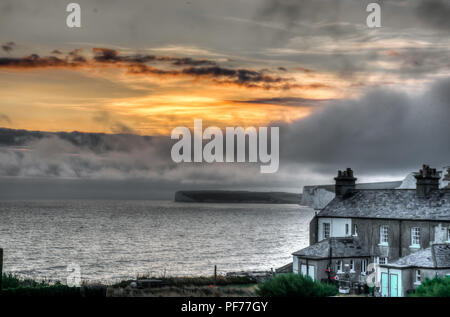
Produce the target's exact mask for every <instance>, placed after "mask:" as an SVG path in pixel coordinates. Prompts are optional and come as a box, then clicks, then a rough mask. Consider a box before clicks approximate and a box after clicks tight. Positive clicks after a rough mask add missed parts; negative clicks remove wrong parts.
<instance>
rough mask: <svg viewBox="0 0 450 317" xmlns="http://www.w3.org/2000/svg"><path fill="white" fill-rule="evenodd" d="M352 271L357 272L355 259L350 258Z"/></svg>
mask: <svg viewBox="0 0 450 317" xmlns="http://www.w3.org/2000/svg"><path fill="white" fill-rule="evenodd" d="M350 272H355V260H350Z"/></svg>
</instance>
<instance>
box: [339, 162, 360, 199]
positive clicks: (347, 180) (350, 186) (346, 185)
mask: <svg viewBox="0 0 450 317" xmlns="http://www.w3.org/2000/svg"><path fill="white" fill-rule="evenodd" d="M334 180H335V181H336V185H335V193H336V196H337V197H343V196H344V195H345V194H347V193H350V192H353V191H354V190H355V187H356V178H355V177H353V171H352V169H351V168H347V169H346V170H345V171H338V175H337V177H335V178H334Z"/></svg>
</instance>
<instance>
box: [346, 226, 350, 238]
mask: <svg viewBox="0 0 450 317" xmlns="http://www.w3.org/2000/svg"><path fill="white" fill-rule="evenodd" d="M349 234H350V224H348V223H346V224H345V235H346V236H348V235H349Z"/></svg>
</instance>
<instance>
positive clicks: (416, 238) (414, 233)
mask: <svg viewBox="0 0 450 317" xmlns="http://www.w3.org/2000/svg"><path fill="white" fill-rule="evenodd" d="M411 246H413V247H420V228H419V227H414V228H411Z"/></svg>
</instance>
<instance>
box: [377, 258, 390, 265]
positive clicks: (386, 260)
mask: <svg viewBox="0 0 450 317" xmlns="http://www.w3.org/2000/svg"><path fill="white" fill-rule="evenodd" d="M381 260H383V261H381ZM378 264H388V258H387V257H378Z"/></svg>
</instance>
